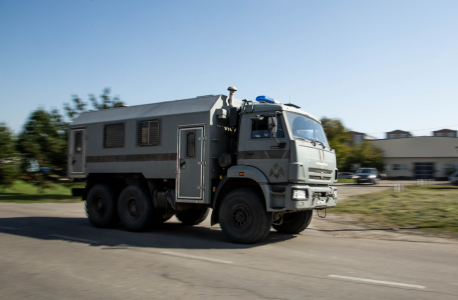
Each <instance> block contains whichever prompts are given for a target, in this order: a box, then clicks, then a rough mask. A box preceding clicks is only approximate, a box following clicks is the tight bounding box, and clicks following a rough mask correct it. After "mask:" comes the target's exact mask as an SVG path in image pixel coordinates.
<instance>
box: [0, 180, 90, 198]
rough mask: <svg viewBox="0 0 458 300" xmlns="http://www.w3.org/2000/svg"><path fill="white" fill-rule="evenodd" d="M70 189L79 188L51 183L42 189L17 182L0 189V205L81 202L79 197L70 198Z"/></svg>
mask: <svg viewBox="0 0 458 300" xmlns="http://www.w3.org/2000/svg"><path fill="white" fill-rule="evenodd" d="M79 185H81V184H79ZM71 187H80V186H77V185H71V186H70V185H69V184H62V183H61V184H55V183H51V184H49V185H48V186H47V187H46V188H42V187H37V186H36V185H34V184H31V183H27V182H24V181H20V180H18V181H15V182H14V183H13V184H12V185H11V186H10V187H8V188H3V189H0V203H2V202H15V203H43V202H62V203H63V202H67V203H68V202H81V197H73V196H72V193H71ZM81 187H82V186H81Z"/></svg>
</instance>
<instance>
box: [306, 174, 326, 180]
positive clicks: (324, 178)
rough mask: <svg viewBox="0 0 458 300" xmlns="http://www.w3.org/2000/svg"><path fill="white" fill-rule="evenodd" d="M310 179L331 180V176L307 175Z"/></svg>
mask: <svg viewBox="0 0 458 300" xmlns="http://www.w3.org/2000/svg"><path fill="white" fill-rule="evenodd" d="M309 178H310V179H315V180H331V177H326V176H312V175H310V176H309Z"/></svg>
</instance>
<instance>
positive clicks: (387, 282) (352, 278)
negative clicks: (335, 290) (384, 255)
mask: <svg viewBox="0 0 458 300" xmlns="http://www.w3.org/2000/svg"><path fill="white" fill-rule="evenodd" d="M328 276H329V277H333V278H340V279H347V280H355V281H363V282H370V283H378V284H386V285H394V286H402V287H410V288H416V289H425V288H426V286H423V285H415V284H407V283H400V282H392V281H380V280H373V279H365V278H357V277H348V276H339V275H328Z"/></svg>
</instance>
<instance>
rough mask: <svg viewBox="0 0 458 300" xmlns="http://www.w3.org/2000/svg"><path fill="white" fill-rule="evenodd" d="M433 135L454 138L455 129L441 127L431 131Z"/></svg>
mask: <svg viewBox="0 0 458 300" xmlns="http://www.w3.org/2000/svg"><path fill="white" fill-rule="evenodd" d="M433 136H444V137H452V138H456V137H457V135H456V130H450V129H441V130H436V131H433Z"/></svg>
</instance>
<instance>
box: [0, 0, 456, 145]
mask: <svg viewBox="0 0 458 300" xmlns="http://www.w3.org/2000/svg"><path fill="white" fill-rule="evenodd" d="M457 16H458V1H418V0H415V1H399V0H398V1H287V0H286V1H266V0H263V1H139V0H136V1H115V0H110V1H97V0H94V1H85V0H79V1H45V0H41V1H9V0H0V102H1V104H2V109H1V110H0V122H6V123H7V124H8V126H10V127H11V128H12V129H13V130H14V131H15V132H19V131H20V130H21V128H22V126H23V124H24V122H25V120H26V119H27V117H28V115H29V114H30V112H31V111H32V110H34V109H36V108H38V107H45V108H46V109H51V108H58V109H60V110H62V107H63V103H64V102H70V100H71V95H72V94H78V95H79V96H80V97H82V98H83V99H85V100H87V95H88V94H96V95H99V94H100V93H101V91H102V89H103V88H105V87H110V88H111V89H112V93H113V94H114V95H119V96H120V97H121V99H122V100H123V101H125V102H126V103H127V104H128V105H136V104H145V103H151V102H159V101H164V100H170V99H183V98H190V97H194V96H199V95H207V94H221V93H224V94H227V90H226V89H227V87H228V86H230V85H234V86H236V87H237V88H238V90H239V91H238V92H237V93H236V97H237V98H239V99H245V98H246V99H254V98H255V97H256V96H258V95H268V96H270V97H273V98H275V99H278V100H280V101H282V102H290V101H291V102H292V103H295V104H298V105H300V106H301V107H302V109H304V110H305V111H307V112H309V113H311V114H313V115H315V116H317V117H322V116H327V117H332V118H339V119H341V120H342V121H343V122H344V124H345V125H346V126H347V127H349V128H350V129H352V130H355V131H361V132H366V133H370V134H372V135H374V136H377V137H382V136H383V134H382V133H383V132H386V131H390V130H394V129H404V130H411V131H412V133H413V134H414V135H429V134H430V131H431V130H429V129H430V128H433V129H441V128H446V127H447V128H451V129H458V118H457V112H458V99H457V98H458V36H457V33H458V18H457ZM424 129H426V130H424Z"/></svg>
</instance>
